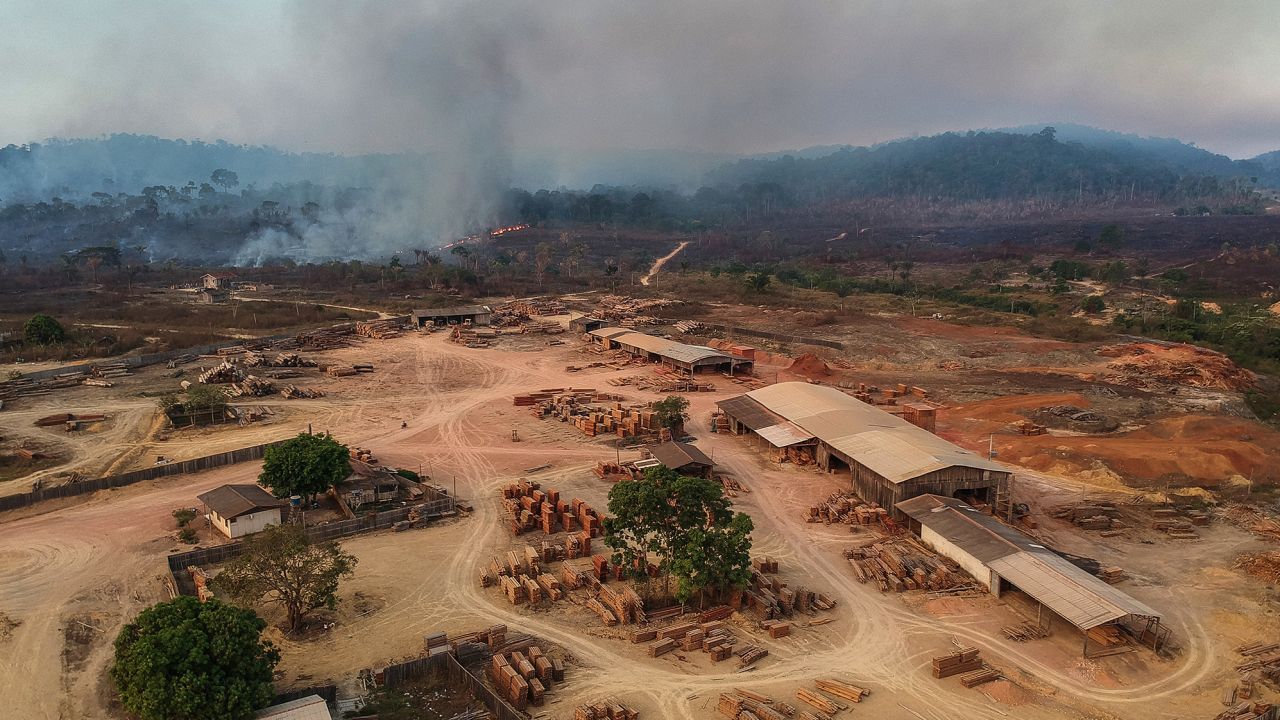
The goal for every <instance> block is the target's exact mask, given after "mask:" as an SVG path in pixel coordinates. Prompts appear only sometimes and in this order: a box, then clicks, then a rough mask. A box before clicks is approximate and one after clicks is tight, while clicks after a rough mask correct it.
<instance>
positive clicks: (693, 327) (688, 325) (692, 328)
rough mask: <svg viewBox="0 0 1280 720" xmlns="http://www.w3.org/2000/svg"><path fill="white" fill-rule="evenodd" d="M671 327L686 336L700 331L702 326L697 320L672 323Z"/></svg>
mask: <svg viewBox="0 0 1280 720" xmlns="http://www.w3.org/2000/svg"><path fill="white" fill-rule="evenodd" d="M673 327H675V329H676V330H679V331H680V332H682V333H685V334H686V335H687V334H689V333H694V332H697V331H699V330H701V329H702V328H703V325H702V323H700V322H698V321H697V320H680V321H677V322H676V323H674V324H673Z"/></svg>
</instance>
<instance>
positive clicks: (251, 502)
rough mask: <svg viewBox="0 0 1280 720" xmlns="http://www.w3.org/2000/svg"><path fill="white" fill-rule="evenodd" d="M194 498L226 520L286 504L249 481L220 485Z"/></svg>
mask: <svg viewBox="0 0 1280 720" xmlns="http://www.w3.org/2000/svg"><path fill="white" fill-rule="evenodd" d="M196 499H197V500H199V501H200V502H202V503H204V504H205V505H206V506H207V507H208V508H209V509H210V510H212V511H214V512H215V513H217V514H218V515H220V516H222V517H224V518H227V519H228V520H229V519H231V518H235V517H240V516H241V515H247V514H248V513H251V512H257V511H259V510H270V509H271V508H278V507H284V506H285V505H286V504H287V503H286V502H285V501H284V500H279V499H277V498H275V497H272V495H271V493H269V492H267V491H266V490H263V489H262V487H260V486H258V485H252V484H249V483H239V484H234V485H221V486H219V487H216V488H214V489H212V490H210V491H208V492H205V493H201V494H199V495H197V496H196Z"/></svg>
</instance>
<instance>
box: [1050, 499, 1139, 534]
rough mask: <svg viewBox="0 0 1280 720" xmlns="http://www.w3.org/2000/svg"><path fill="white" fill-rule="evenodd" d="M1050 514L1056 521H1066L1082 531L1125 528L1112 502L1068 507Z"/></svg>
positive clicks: (1118, 511)
mask: <svg viewBox="0 0 1280 720" xmlns="http://www.w3.org/2000/svg"><path fill="white" fill-rule="evenodd" d="M1050 514H1051V515H1052V516H1053V517H1056V518H1058V519H1061V520H1068V521H1070V522H1072V523H1074V524H1075V525H1076V526H1077V527H1079V528H1081V529H1083V530H1118V529H1122V528H1124V527H1127V526H1126V525H1125V523H1124V522H1123V521H1121V520H1120V510H1119V508H1117V507H1116V504H1115V503H1113V502H1096V503H1083V504H1079V505H1068V506H1066V507H1061V508H1058V509H1056V510H1054V511H1053V512H1052V513H1050Z"/></svg>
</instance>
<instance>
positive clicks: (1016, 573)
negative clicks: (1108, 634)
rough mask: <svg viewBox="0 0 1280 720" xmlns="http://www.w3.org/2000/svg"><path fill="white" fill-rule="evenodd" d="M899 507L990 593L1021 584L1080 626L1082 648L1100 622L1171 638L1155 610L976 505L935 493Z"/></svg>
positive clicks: (1152, 640) (1150, 641) (1149, 639)
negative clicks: (1082, 637) (1082, 638)
mask: <svg viewBox="0 0 1280 720" xmlns="http://www.w3.org/2000/svg"><path fill="white" fill-rule="evenodd" d="M897 508H898V510H900V511H902V512H903V513H904V514H906V515H907V516H908V518H909V523H910V527H911V530H912V532H914V533H915V534H916V535H919V536H920V539H921V540H922V541H923V542H924V543H925V544H926V545H928V546H929V547H930V548H932V549H933V550H934V551H935V552H937V553H939V554H940V555H944V556H946V557H948V558H951V559H952V560H954V561H955V562H956V563H957V564H959V565H960V567H962V568H964V570H965V572H967V573H969V574H970V575H971V576H973V578H974V579H975V580H976V581H977V582H978V583H979V584H981V585H982V586H983V587H985V588H987V589H988V590H990V591H991V593H992V594H993V595H996V596H997V597H999V596H1000V595H1001V594H1003V593H1006V592H1010V591H1020V592H1022V593H1023V594H1025V595H1026V596H1027V597H1029V598H1031V599H1032V600H1033V601H1035V602H1036V603H1037V606H1038V607H1039V608H1040V609H1045V608H1047V609H1049V610H1050V611H1052V612H1053V613H1054V614H1055V615H1057V616H1058V617H1061V618H1062V619H1063V620H1065V621H1067V622H1068V623H1070V624H1071V625H1074V626H1075V627H1076V628H1077V629H1079V630H1080V631H1081V632H1083V633H1085V636H1084V638H1085V639H1084V654H1085V655H1088V654H1089V643H1090V633H1089V631H1091V630H1094V629H1095V628H1099V627H1102V626H1104V625H1115V626H1117V627H1119V628H1123V629H1124V630H1127V631H1128V634H1130V635H1131V636H1133V637H1134V638H1135V639H1136V640H1138V641H1140V642H1142V643H1143V644H1147V645H1150V646H1151V647H1153V648H1155V649H1159V647H1160V645H1162V644H1163V643H1164V642H1165V641H1166V640H1167V639H1168V634H1169V632H1168V629H1167V628H1165V627H1164V626H1162V625H1161V624H1160V619H1161V615H1160V613H1159V612H1158V611H1156V610H1154V609H1152V608H1151V607H1150V606H1149V605H1147V604H1146V603H1143V602H1141V601H1140V600H1137V599H1135V598H1133V597H1132V596H1130V595H1128V594H1127V593H1125V592H1122V591H1121V590H1118V589H1116V588H1114V587H1112V586H1111V585H1108V584H1107V583H1105V582H1103V581H1102V580H1099V579H1098V578H1097V577H1094V576H1093V575H1091V574H1089V573H1088V572H1085V571H1084V570H1083V569H1081V568H1080V567H1078V566H1077V565H1075V564H1073V563H1071V562H1070V561H1068V560H1067V559H1066V558H1064V557H1062V556H1061V555H1059V554H1058V553H1056V552H1054V551H1053V550H1051V549H1049V548H1048V547H1045V546H1044V545H1042V544H1040V543H1039V542H1036V541H1035V540H1034V539H1032V538H1030V537H1028V536H1026V535H1024V534H1023V533H1021V532H1019V531H1018V530H1016V529H1014V528H1012V527H1009V526H1008V525H1005V524H1004V523H1002V522H1000V521H999V520H997V519H996V518H994V517H992V516H990V515H988V514H987V513H984V512H982V511H980V510H978V509H977V508H974V507H972V506H970V505H968V504H966V503H964V502H962V501H960V500H957V499H955V498H950V497H940V496H937V495H921V496H919V497H915V498H912V499H910V500H905V501H903V502H900V503H898V505H897Z"/></svg>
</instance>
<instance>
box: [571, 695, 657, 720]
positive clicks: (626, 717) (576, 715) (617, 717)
mask: <svg viewBox="0 0 1280 720" xmlns="http://www.w3.org/2000/svg"><path fill="white" fill-rule="evenodd" d="M639 717H640V713H639V712H637V711H636V710H634V709H632V708H630V707H627V706H626V705H623V704H622V703H620V702H618V701H617V700H614V699H609V700H601V701H599V702H594V703H591V704H589V705H579V706H578V707H576V708H574V710H573V720H637V718H639Z"/></svg>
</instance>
